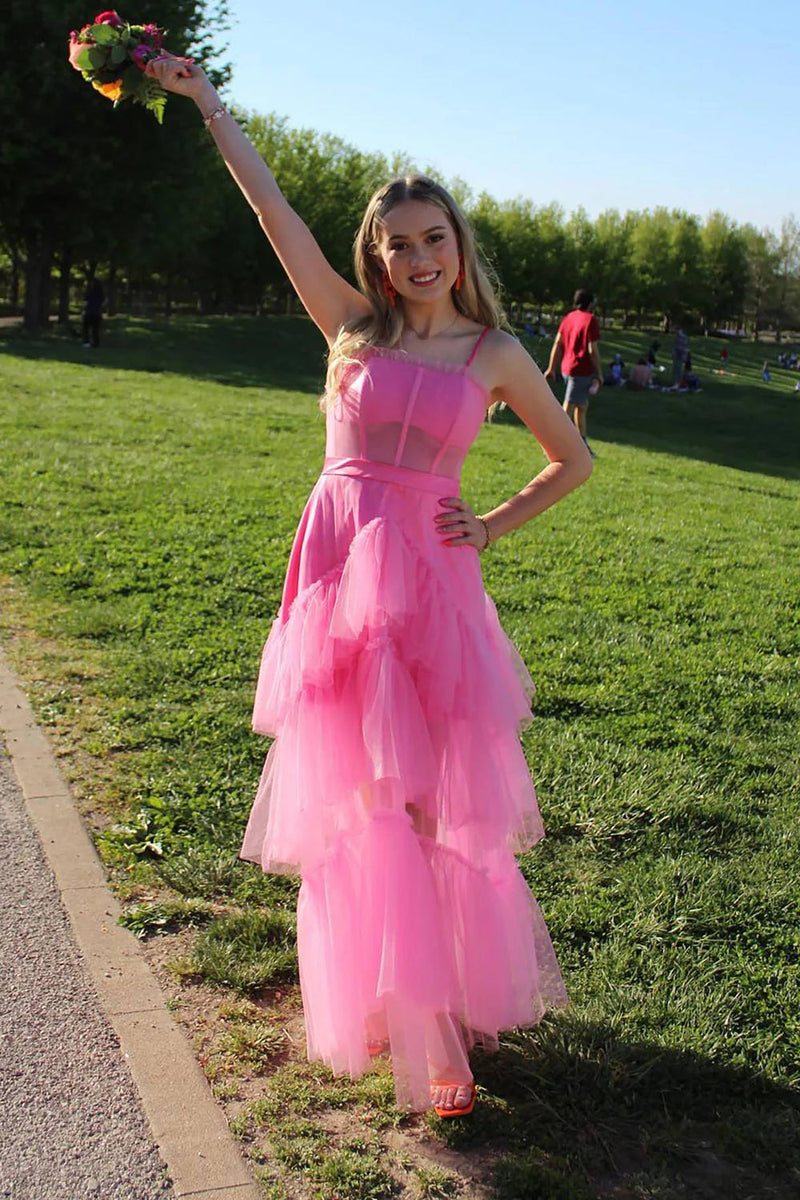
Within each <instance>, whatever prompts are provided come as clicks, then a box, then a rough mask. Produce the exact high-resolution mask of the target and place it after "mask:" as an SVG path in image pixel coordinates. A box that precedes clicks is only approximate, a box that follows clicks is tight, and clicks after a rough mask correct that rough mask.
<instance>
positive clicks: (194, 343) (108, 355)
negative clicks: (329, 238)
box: [0, 316, 800, 479]
mask: <svg viewBox="0 0 800 1200" xmlns="http://www.w3.org/2000/svg"><path fill="white" fill-rule="evenodd" d="M645 341H647V335H646V334H645V333H641V334H630V333H629V334H625V333H619V334H618V335H616V336H615V335H614V334H613V333H609V334H608V335H605V339H604V343H603V345H604V347H605V350H604V357H610V355H611V354H612V353H613V352H614V351H615V350H617V349H620V350H621V351H622V352H623V354H624V355H625V358H626V361H631V360H632V359H633V358H634V356H635V355H636V354H637V353H638V350H637V345H638V343H639V342H645ZM527 348H528V349H529V350H530V351H531V352H532V353H533V354H534V357H536V358H537V359H540V360H541V361H542V362H544V359H543V355H544V354H545V352H546V351H547V349H548V348H549V343H547V342H543V343H532V344H528V347H527ZM0 353H7V354H12V355H15V356H18V357H22V358H29V359H36V360H43V361H50V362H68V363H77V364H81V365H84V366H86V365H91V366H96V367H103V368H108V369H111V370H132V371H146V372H151V373H162V372H172V373H175V374H178V375H182V376H186V377H188V378H195V379H199V380H211V381H213V382H216V383H222V384H227V385H229V386H232V387H261V388H282V389H286V390H289V391H302V392H310V393H312V394H314V393H317V394H319V393H320V392H321V390H322V386H323V383H324V377H325V362H324V357H325V345H324V341H323V339H322V337H321V335H320V334H319V332H318V331H317V330H316V329H315V327H314V326H313V325H312V323H311V321H309V320H308V319H307V318H306V317H302V316H299V317H272V316H270V317H200V316H198V317H174V318H172V319H170V320H165V319H144V318H128V317H115V318H113V319H112V320H110V321H107V322H106V323H105V327H104V330H103V341H102V344H101V346H100V349H99V350H96V351H95V350H85V349H84V348H83V346H82V345H81V342H80V339H79V337H78V336H77V329H76V327H73V328H72V330H71V331H70V330H66V329H63V328H60V327H56V326H53V327H52V328H51V331H50V332H49V333H48V334H47V335H46V336H42V337H27V336H25V335H24V334H23V333H22V332H21V331H20V329H19V328H18V327H14V326H7V327H5V328H4V329H0ZM692 353H693V358H694V365H695V369H696V370H697V371H698V373H699V374H700V376H701V378H702V380H703V391H702V392H701V393H700V394H699V395H696V396H692V395H688V394H686V395H679V394H675V393H669V392H657V391H653V392H629V391H627V390H625V389H621V388H620V389H613V388H607V387H606V388H603V389H602V390H601V391H600V393H599V395H598V396H597V397H596V399H595V400H594V401H593V402H592V405H591V408H590V416H589V423H590V439H591V437H592V435H594V437H596V438H597V440H598V441H600V442H603V441H610V442H617V443H621V444H622V445H630V446H636V447H638V448H640V449H644V450H652V451H654V452H657V453H660V454H673V455H678V456H680V457H684V458H693V459H699V460H701V461H705V462H709V463H716V464H719V465H721V466H729V467H735V468H736V469H738V470H741V471H754V472H759V473H761V474H765V475H774V476H777V477H779V478H784V479H797V478H800V464H798V455H797V446H798V445H800V393H798V394H797V395H795V394H794V393H793V392H792V391H791V390H790V389H791V387H792V385H793V379H794V377H793V376H791V377H790V374H789V373H788V372H787V373H784V374H785V378H784V377H783V375H781V380H780V385H773V386H769V385H766V384H764V383H763V382H762V381H761V376H760V364H761V362H762V361H763V355H764V353H765V351H764V349H763V347H759V346H750V345H742V346H739V347H737V348H736V351H735V353H736V354H737V355H739V357H740V358H741V360H742V361H741V363H740V364H737V365H738V367H739V370H738V374H736V375H735V376H734V375H728V376H727V377H726V378H725V379H721V378H719V377H718V376H715V375H714V374H713V371H714V369H715V367H716V365H717V364H718V361H719V359H718V355H719V343H717V342H715V341H714V340H713V339H708V340H707V341H705V340H703V339H695V343H693V347H692ZM662 378H663V379H665V380H666V379H667V374H666V373H665V374H664V375H663V376H662ZM784 386H785V391H784V390H783V389H784ZM557 391H558V394H559V395H560V394H561V389H560V387H559V388H557ZM496 419H498V420H499V421H501V422H502V421H508V422H511V423H518V422H517V419H516V417H514V415H513V413H508V414H507V415H503V414H501V415H500V416H499V417H498V418H496Z"/></svg>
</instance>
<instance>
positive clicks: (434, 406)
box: [325, 347, 487, 478]
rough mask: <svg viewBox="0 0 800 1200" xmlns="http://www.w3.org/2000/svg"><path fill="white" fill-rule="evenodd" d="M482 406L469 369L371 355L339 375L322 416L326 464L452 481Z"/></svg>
mask: <svg viewBox="0 0 800 1200" xmlns="http://www.w3.org/2000/svg"><path fill="white" fill-rule="evenodd" d="M471 358H472V356H471ZM486 402H487V397H486V393H485V391H484V389H483V388H482V386H481V385H480V384H479V383H478V382H477V380H476V379H475V378H473V376H472V375H471V374H470V373H469V364H467V365H465V366H458V365H456V364H450V363H432V362H422V361H420V360H418V359H415V358H412V357H409V356H408V355H407V354H405V352H403V351H395V350H386V349H383V348H381V347H376V348H373V349H372V350H371V351H370V352H369V353H368V355H367V356H366V357H365V359H364V361H363V362H360V363H355V364H353V365H352V366H350V367H348V368H347V369H346V371H345V372H344V375H343V378H342V382H341V386H340V388H339V392H338V394H337V396H336V399H335V401H334V403H333V404H332V405H331V406H330V408H329V410H328V418H327V442H326V450H325V453H326V458H327V459H329V460H343V459H348V460H358V461H361V462H373V463H384V464H387V465H390V466H394V467H404V468H407V469H409V470H413V471H420V472H425V473H427V474H431V475H441V476H446V477H450V478H457V477H458V476H459V474H460V471H461V466H462V464H463V462H464V458H465V457H466V454H467V451H468V450H469V448H470V446H471V444H472V442H473V441H474V440H475V438H476V436H477V434H478V432H479V430H480V427H481V423H482V421H483V419H484V415H485V411H486Z"/></svg>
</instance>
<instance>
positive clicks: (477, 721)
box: [246, 518, 543, 871]
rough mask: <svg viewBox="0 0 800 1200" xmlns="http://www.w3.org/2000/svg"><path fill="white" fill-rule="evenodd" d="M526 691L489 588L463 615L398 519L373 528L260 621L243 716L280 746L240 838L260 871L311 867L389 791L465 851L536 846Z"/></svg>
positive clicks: (377, 521)
mask: <svg viewBox="0 0 800 1200" xmlns="http://www.w3.org/2000/svg"><path fill="white" fill-rule="evenodd" d="M530 687H531V684H530V679H529V677H528V676H527V672H526V671H525V668H524V666H523V665H522V662H521V660H520V659H519V656H518V655H517V653H516V651H515V650H514V648H513V646H512V645H511V643H510V641H509V640H508V638H507V637H506V636H505V634H504V633H503V631H502V629H501V627H500V624H499V621H498V620H497V616H496V613H495V611H494V606H493V605H492V603H491V601H490V600H489V599H488V597H486V596H485V594H482V596H481V607H480V610H479V612H478V614H477V618H476V617H475V616H473V617H472V619H469V617H468V615H467V614H466V613H465V612H464V611H463V609H462V608H460V607H459V605H458V604H457V603H454V601H453V598H452V596H449V595H448V593H447V591H446V590H445V587H444V585H443V583H442V581H441V580H440V579H439V578H437V576H436V574H435V573H434V571H433V570H432V569H431V566H430V564H429V563H428V562H427V561H426V559H425V558H424V557H423V556H422V555H420V554H419V553H418V552H416V551H415V550H414V549H413V548H412V547H411V546H410V545H409V544H408V542H407V540H406V538H405V537H404V535H403V533H402V532H401V531H400V529H399V528H398V527H397V526H393V525H392V524H391V523H390V522H388V521H386V520H382V519H379V518H378V519H375V520H373V521H371V522H369V523H368V524H367V525H366V526H365V527H364V528H363V529H362V530H360V532H359V533H358V534H357V535H356V536H355V537H354V538H353V541H352V543H351V545H350V550H349V553H348V554H347V557H346V559H345V560H344V561H343V562H342V563H341V564H339V565H338V566H337V567H336V568H334V569H333V570H331V571H330V572H328V573H327V574H326V575H325V576H323V577H322V578H320V579H319V580H317V581H316V582H315V583H314V584H312V585H311V586H310V587H308V588H307V589H305V590H304V591H303V592H301V593H300V594H298V596H297V598H296V599H295V600H294V603H293V604H292V605H291V608H290V610H289V613H288V614H287V615H286V616H284V615H283V614H282V615H281V616H280V617H279V618H278V620H276V622H275V623H274V625H273V627H272V631H271V633H270V637H269V639H268V641H267V644H266V647H265V649H264V654H263V659H262V664H261V671H260V674H259V681H258V687H257V690H256V700H255V706H254V714H253V726H254V728H255V729H256V731H257V732H259V733H264V734H270V735H272V736H274V737H276V739H277V740H276V741H275V743H274V745H273V747H272V750H271V751H270V754H269V757H268V759H267V763H266V766H265V770H264V774H263V776H262V780H261V785H260V787H259V791H258V795H257V799H256V805H255V809H254V812H253V817H252V818H251V825H254V824H255V825H257V829H256V828H253V829H248V837H247V840H246V847H247V848H248V850H250V851H253V850H254V849H256V848H257V849H258V851H259V853H258V856H257V857H258V860H259V861H260V862H261V863H262V865H263V866H264V868H265V869H266V870H273V871H274V870H302V869H304V868H308V867H311V866H313V865H315V864H317V863H319V862H320V861H321V860H322V858H323V857H324V856H325V854H326V852H327V850H328V848H329V847H330V846H331V845H333V843H334V842H335V840H336V838H337V836H338V835H339V833H340V832H341V831H342V829H344V828H350V827H351V826H352V825H354V824H355V825H357V824H358V823H359V821H360V820H362V819H363V817H364V814H365V812H366V811H369V808H370V806H373V807H374V806H375V804H376V803H377V804H378V806H380V805H381V804H382V803H383V802H384V801H383V800H379V801H377V802H376V800H375V795H376V794H377V793H380V794H381V795H388V793H390V792H393V791H394V792H398V790H399V799H398V801H397V802H398V803H399V804H400V806H401V807H404V806H405V805H406V804H408V803H413V804H414V805H415V806H416V807H417V808H418V809H419V810H420V811H421V812H423V813H424V814H425V817H426V820H427V821H428V822H431V823H432V824H433V826H434V829H435V831H436V836H437V839H438V840H440V841H442V842H443V844H446V845H452V846H453V847H454V848H458V849H460V850H461V851H462V852H464V853H467V854H468V855H469V854H470V844H471V842H472V841H473V840H475V839H477V840H478V843H479V845H480V846H481V847H483V848H489V847H493V846H497V845H511V846H512V847H513V848H515V849H522V848H524V847H527V846H529V845H531V844H533V843H534V842H535V841H537V840H538V839H539V838H540V837H541V836H542V832H543V831H542V827H541V821H540V818H539V813H538V808H537V805H536V796H535V792H534V788H533V784H532V783H531V779H530V776H529V773H528V769H527V764H526V762H525V757H524V755H523V753H522V749H521V747H520V744H519V730H520V727H521V725H522V724H523V723H524V722H525V721H526V720H528V719H529V718H530V707H529V698H528V697H529V689H530ZM389 803H390V804H394V800H389ZM248 856H249V855H248Z"/></svg>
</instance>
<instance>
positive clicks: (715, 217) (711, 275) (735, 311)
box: [701, 212, 749, 330]
mask: <svg viewBox="0 0 800 1200" xmlns="http://www.w3.org/2000/svg"><path fill="white" fill-rule="evenodd" d="M702 240H703V250H704V256H705V286H704V289H703V300H702V307H701V312H702V315H703V318H704V323H705V327H706V330H708V329H711V328H713V326H714V325H717V324H719V323H720V322H724V321H728V320H731V319H733V320H735V321H736V322H737V323H738V320H739V317H740V315H741V314H742V312H743V310H744V300H745V293H746V291H747V281H748V274H749V272H748V262H747V243H746V240H745V238H744V237H743V236H742V232H741V230H740V229H739V228H738V227H737V225H736V224H735V222H733V221H732V220H731V219H730V217H726V216H725V214H724V213H721V212H713V213H711V214H710V216H709V217H708V219H707V220H706V223H705V225H704V226H703V230H702Z"/></svg>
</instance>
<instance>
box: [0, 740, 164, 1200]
mask: <svg viewBox="0 0 800 1200" xmlns="http://www.w3.org/2000/svg"><path fill="white" fill-rule="evenodd" d="M0 880H2V884H0V1113H2V1116H0V1122H2V1124H0V1196H2V1197H13V1200H84V1198H87V1200H88V1198H91V1200H156V1197H158V1200H166V1198H167V1197H171V1196H172V1195H173V1193H172V1189H171V1188H170V1187H169V1185H168V1183H167V1181H166V1173H165V1169H164V1167H163V1164H162V1163H161V1161H160V1159H159V1156H158V1152H157V1150H156V1148H155V1145H154V1142H153V1135H152V1133H151V1132H150V1129H149V1127H148V1125H147V1122H146V1121H145V1118H144V1116H143V1114H142V1110H141V1106H140V1101H139V1096H138V1093H137V1091H136V1088H135V1087H134V1085H133V1081H132V1079H131V1076H130V1072H129V1071H128V1067H127V1064H126V1062H125V1060H124V1058H123V1057H122V1054H121V1052H120V1048H119V1042H118V1040H117V1036H116V1034H115V1033H114V1031H113V1029H112V1028H111V1025H110V1023H109V1021H108V1018H107V1017H106V1016H105V1014H104V1013H103V1012H102V1010H101V1008H100V1004H99V1001H98V999H97V996H96V994H95V991H94V988H93V986H92V984H91V983H90V981H89V979H88V977H87V974H86V970H85V968H84V964H83V960H82V958H81V956H80V954H79V952H78V950H77V949H76V946H75V943H74V941H73V939H72V934H71V931H70V926H69V922H68V920H67V917H66V913H65V911H64V908H63V906H62V903H61V895H60V892H59V890H58V888H57V887H56V885H55V883H54V881H53V877H52V874H51V871H50V869H49V867H48V865H47V863H46V862H45V859H44V855H43V854H42V850H41V846H40V844H39V841H38V838H37V837H36V835H35V834H34V832H33V830H32V828H31V825H30V822H29V820H28V816H27V813H26V810H25V804H24V801H23V798H22V795H21V793H20V790H19V787H18V785H17V782H16V780H15V779H14V777H13V773H12V771H11V769H10V766H9V763H8V760H7V759H6V758H5V757H3V758H0Z"/></svg>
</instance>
